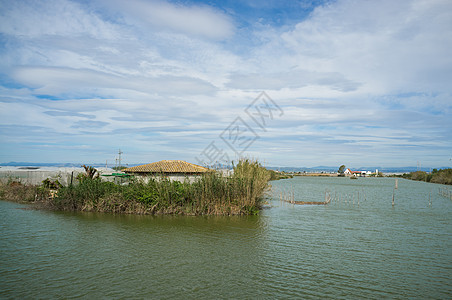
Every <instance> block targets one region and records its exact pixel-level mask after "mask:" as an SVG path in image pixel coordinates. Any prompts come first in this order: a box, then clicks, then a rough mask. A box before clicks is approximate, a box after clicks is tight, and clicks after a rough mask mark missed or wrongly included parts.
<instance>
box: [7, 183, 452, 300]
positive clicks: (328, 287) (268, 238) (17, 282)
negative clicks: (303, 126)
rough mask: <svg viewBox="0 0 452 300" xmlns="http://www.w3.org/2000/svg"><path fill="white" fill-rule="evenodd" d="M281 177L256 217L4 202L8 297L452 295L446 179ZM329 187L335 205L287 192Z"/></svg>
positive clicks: (312, 193)
mask: <svg viewBox="0 0 452 300" xmlns="http://www.w3.org/2000/svg"><path fill="white" fill-rule="evenodd" d="M272 185H273V193H272V196H271V199H270V200H269V208H267V209H264V210H263V211H262V213H261V215H260V216H250V217H184V216H123V215H116V216H115V215H107V214H89V213H62V212H49V211H39V210H29V209H25V208H27V206H25V205H20V204H16V203H9V202H5V201H0V250H1V252H0V298H78V297H81V298H154V299H155V298H159V299H160V298H168V299H169V298H171V299H173V298H183V299H187V298H188V299H194V298H202V299H213V298H225V299H226V298H227V299H230V298H247V299H250V298H260V299H262V298H266V299H275V298H304V299H309V298H313V299H314V298H335V299H351V298H371V299H380V298H383V297H384V298H423V299H424V298H436V299H450V298H452V280H451V278H452V201H451V200H450V199H448V198H445V197H442V196H441V195H439V194H438V188H439V187H444V186H441V185H435V184H429V183H424V182H414V181H408V180H402V179H399V180H398V189H396V190H394V185H395V180H394V179H391V178H360V179H358V180H350V179H348V178H318V177H297V178H293V179H287V180H280V181H275V182H272ZM326 189H328V191H329V194H330V195H331V198H332V202H331V203H330V204H329V205H327V206H323V205H315V206H307V205H292V204H289V203H284V202H281V201H280V196H281V194H283V193H285V194H286V197H287V195H288V194H289V193H290V194H292V193H293V195H294V199H295V200H304V201H324V199H325V190H326ZM449 189H452V188H451V187H449ZM393 191H394V199H395V200H394V206H392V195H393ZM358 193H359V196H358ZM358 197H359V205H358Z"/></svg>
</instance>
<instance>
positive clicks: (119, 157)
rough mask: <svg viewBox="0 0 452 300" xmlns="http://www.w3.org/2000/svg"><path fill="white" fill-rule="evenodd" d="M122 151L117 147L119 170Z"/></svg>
mask: <svg viewBox="0 0 452 300" xmlns="http://www.w3.org/2000/svg"><path fill="white" fill-rule="evenodd" d="M122 153H123V152H122V151H121V149H119V151H118V161H119V170H121V154H122Z"/></svg>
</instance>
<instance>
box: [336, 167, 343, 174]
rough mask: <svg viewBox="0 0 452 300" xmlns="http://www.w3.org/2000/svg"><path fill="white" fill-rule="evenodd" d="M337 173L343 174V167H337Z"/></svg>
mask: <svg viewBox="0 0 452 300" xmlns="http://www.w3.org/2000/svg"><path fill="white" fill-rule="evenodd" d="M337 172H338V173H339V174H344V172H345V165H342V166H340V167H339V170H337Z"/></svg>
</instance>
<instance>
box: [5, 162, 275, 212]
mask: <svg viewBox="0 0 452 300" xmlns="http://www.w3.org/2000/svg"><path fill="white" fill-rule="evenodd" d="M270 176H271V174H270V172H269V171H268V170H267V169H265V168H264V167H262V166H261V164H259V163H258V162H256V161H251V160H247V159H246V160H241V161H240V162H239V163H238V164H237V165H236V166H235V167H234V173H233V175H231V176H230V177H222V176H221V175H219V174H218V173H216V172H209V173H206V174H204V175H202V176H201V178H200V179H199V180H198V181H196V182H194V183H189V182H188V181H186V182H183V183H181V182H178V181H170V180H169V179H167V178H165V177H162V178H161V179H159V180H150V181H149V182H148V183H143V182H142V181H140V180H135V181H131V182H130V184H128V185H117V184H114V183H112V182H102V181H101V180H100V179H99V178H90V177H89V176H86V177H84V178H81V179H80V181H79V182H78V184H74V185H71V186H68V187H59V188H58V192H57V193H56V195H55V196H54V197H52V196H51V188H50V186H49V184H48V183H47V184H43V185H42V186H24V185H21V184H18V183H13V182H11V183H9V184H7V185H3V186H0V198H2V199H5V200H12V201H20V202H24V201H26V202H33V203H36V204H38V205H40V206H42V207H45V208H49V209H55V210H65V211H86V212H110V213H130V214H132V213H134V214H186V215H249V214H256V213H257V212H258V211H259V209H260V208H261V206H262V202H263V197H264V193H265V191H266V190H267V188H268V181H269V179H270Z"/></svg>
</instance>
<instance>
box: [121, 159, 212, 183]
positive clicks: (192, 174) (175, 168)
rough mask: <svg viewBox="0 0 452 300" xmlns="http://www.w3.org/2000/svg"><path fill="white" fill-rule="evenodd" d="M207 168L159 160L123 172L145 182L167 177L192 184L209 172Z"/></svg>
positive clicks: (182, 162)
mask: <svg viewBox="0 0 452 300" xmlns="http://www.w3.org/2000/svg"><path fill="white" fill-rule="evenodd" d="M211 171H212V170H211V169H209V168H205V167H201V166H198V165H195V164H192V163H189V162H186V161H183V160H161V161H158V162H154V163H150V164H145V165H140V166H135V167H130V168H127V169H124V170H123V172H125V173H127V174H130V175H135V176H136V177H139V178H141V179H143V180H145V181H147V180H148V179H149V178H157V177H162V176H164V177H167V178H169V179H170V180H172V181H173V180H176V181H184V180H186V179H188V180H189V181H190V182H193V181H194V180H196V179H197V178H199V176H200V175H202V174H203V173H206V172H211Z"/></svg>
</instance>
